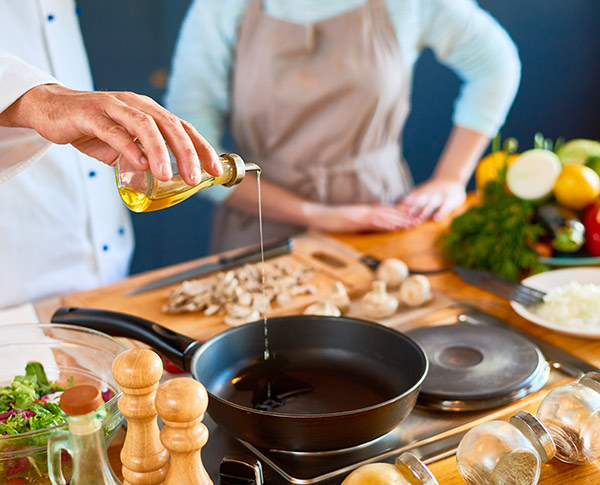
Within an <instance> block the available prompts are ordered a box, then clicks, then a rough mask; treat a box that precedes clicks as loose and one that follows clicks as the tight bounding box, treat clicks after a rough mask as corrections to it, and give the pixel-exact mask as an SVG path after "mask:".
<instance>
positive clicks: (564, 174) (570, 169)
mask: <svg viewBox="0 0 600 485" xmlns="http://www.w3.org/2000/svg"><path fill="white" fill-rule="evenodd" d="M598 195H600V177H599V176H598V174H597V173H596V172H594V171H593V170H592V169H591V168H589V167H586V166H585V165H567V166H565V167H563V169H562V171H561V172H560V175H559V176H558V178H557V179H556V182H555V183H554V196H555V197H556V199H557V200H558V202H560V203H561V204H562V205H564V206H565V207H568V208H569V209H574V210H581V209H583V208H585V206H587V205H588V204H590V203H592V202H593V201H594V200H596V198H597V197H598Z"/></svg>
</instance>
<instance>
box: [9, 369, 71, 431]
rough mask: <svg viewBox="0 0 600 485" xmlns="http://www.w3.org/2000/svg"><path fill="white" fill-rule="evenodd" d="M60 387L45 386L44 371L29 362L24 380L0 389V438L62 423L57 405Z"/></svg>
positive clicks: (62, 389)
mask: <svg viewBox="0 0 600 485" xmlns="http://www.w3.org/2000/svg"><path fill="white" fill-rule="evenodd" d="M64 390H65V388H64V386H59V385H56V384H54V383H51V382H48V378H47V377H46V372H45V371H44V367H43V366H42V364H40V363H39V362H29V363H28V364H27V366H26V367H25V375H24V376H16V377H15V378H14V380H13V382H12V384H11V385H10V386H6V387H1V388H0V436H3V435H13V434H19V433H27V432H29V431H36V430H40V429H45V428H48V427H50V426H55V425H58V424H62V423H64V422H65V420H64V418H63V417H62V416H61V411H60V407H59V405H58V404H57V402H58V399H59V397H60V394H61V393H62V391H64Z"/></svg>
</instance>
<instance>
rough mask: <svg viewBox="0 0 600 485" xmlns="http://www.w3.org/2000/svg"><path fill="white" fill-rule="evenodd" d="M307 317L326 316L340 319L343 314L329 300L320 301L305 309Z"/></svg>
mask: <svg viewBox="0 0 600 485" xmlns="http://www.w3.org/2000/svg"><path fill="white" fill-rule="evenodd" d="M304 314H305V315H326V316H331V317H339V316H340V315H341V314H342V312H341V311H340V309H339V308H338V307H336V306H335V305H334V304H333V303H332V302H331V301H329V300H319V301H317V302H315V303H313V304H312V305H309V306H307V307H306V308H305V309H304Z"/></svg>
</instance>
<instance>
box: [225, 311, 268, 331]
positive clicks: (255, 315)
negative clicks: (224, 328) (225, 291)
mask: <svg viewBox="0 0 600 485" xmlns="http://www.w3.org/2000/svg"><path fill="white" fill-rule="evenodd" d="M259 318H260V313H259V312H258V311H256V310H253V311H251V312H250V313H248V314H247V315H245V316H240V317H234V316H233V315H225V318H224V319H223V321H224V322H225V325H230V326H232V327H237V326H238V325H243V324H244V323H248V322H254V321H256V320H258V319H259Z"/></svg>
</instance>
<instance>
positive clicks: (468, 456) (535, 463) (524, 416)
mask: <svg viewBox="0 0 600 485" xmlns="http://www.w3.org/2000/svg"><path fill="white" fill-rule="evenodd" d="M555 452H556V448H555V446H554V442H553V441H552V437H551V436H550V434H549V432H548V430H547V429H546V428H545V427H544V425H543V424H542V423H540V422H539V421H538V420H537V419H536V418H535V416H533V415H532V414H530V413H528V412H527V411H519V412H517V413H516V414H515V415H513V416H512V417H511V418H510V421H509V422H507V421H490V422H487V423H482V424H479V425H477V426H475V427H474V428H473V429H471V430H469V431H468V432H467V433H466V434H465V436H464V437H463V438H462V440H461V442H460V444H459V446H458V450H457V453H456V462H457V465H458V471H459V473H460V475H461V476H462V478H463V480H464V481H465V482H466V483H468V484H469V485H533V484H536V483H538V480H539V477H540V471H541V464H542V463H546V462H547V461H549V460H550V459H552V457H553V456H554V454H555Z"/></svg>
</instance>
